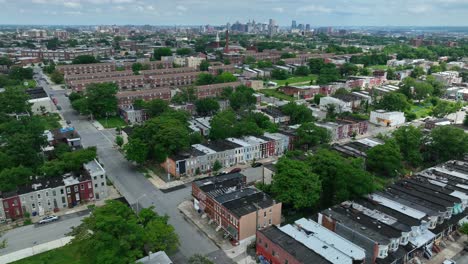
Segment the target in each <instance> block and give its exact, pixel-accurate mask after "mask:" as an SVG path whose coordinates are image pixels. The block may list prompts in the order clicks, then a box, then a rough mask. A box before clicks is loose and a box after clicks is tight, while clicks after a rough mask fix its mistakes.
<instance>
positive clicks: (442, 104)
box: [432, 100, 462, 118]
mask: <svg viewBox="0 0 468 264" xmlns="http://www.w3.org/2000/svg"><path fill="white" fill-rule="evenodd" d="M461 107H462V104H461V103H452V102H449V101H445V100H438V102H437V104H436V106H434V107H433V108H432V115H433V116H435V117H439V118H441V117H446V116H447V115H449V114H452V113H455V112H457V111H458V110H460V108H461Z"/></svg>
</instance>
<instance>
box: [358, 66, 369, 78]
mask: <svg viewBox="0 0 468 264" xmlns="http://www.w3.org/2000/svg"><path fill="white" fill-rule="evenodd" d="M359 75H362V76H369V75H371V71H370V70H369V68H367V67H363V68H360V69H359Z"/></svg>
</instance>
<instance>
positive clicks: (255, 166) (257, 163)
mask: <svg viewBox="0 0 468 264" xmlns="http://www.w3.org/2000/svg"><path fill="white" fill-rule="evenodd" d="M262 165H263V164H261V163H260V162H255V163H254V164H252V168H257V167H260V166H262Z"/></svg>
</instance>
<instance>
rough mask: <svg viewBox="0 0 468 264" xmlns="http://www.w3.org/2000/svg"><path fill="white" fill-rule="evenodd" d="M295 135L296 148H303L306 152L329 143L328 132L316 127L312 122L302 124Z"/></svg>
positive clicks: (329, 136)
mask: <svg viewBox="0 0 468 264" xmlns="http://www.w3.org/2000/svg"><path fill="white" fill-rule="evenodd" d="M296 133H297V140H296V141H295V144H296V146H297V147H304V148H305V149H307V150H309V149H311V148H313V147H316V146H319V145H322V144H327V143H328V142H330V141H331V135H330V132H328V130H327V129H326V128H323V127H319V126H316V125H315V124H314V123H312V122H309V123H304V124H302V125H301V126H300V127H299V128H298V129H297V132H296Z"/></svg>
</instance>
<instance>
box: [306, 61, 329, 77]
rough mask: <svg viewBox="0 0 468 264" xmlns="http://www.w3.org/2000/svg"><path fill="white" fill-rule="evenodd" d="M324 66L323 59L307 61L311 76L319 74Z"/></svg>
mask: <svg viewBox="0 0 468 264" xmlns="http://www.w3.org/2000/svg"><path fill="white" fill-rule="evenodd" d="M324 65H325V62H324V60H323V59H310V60H309V68H310V72H311V73H313V74H319V73H320V70H321V69H322V68H323V66H324Z"/></svg>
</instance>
